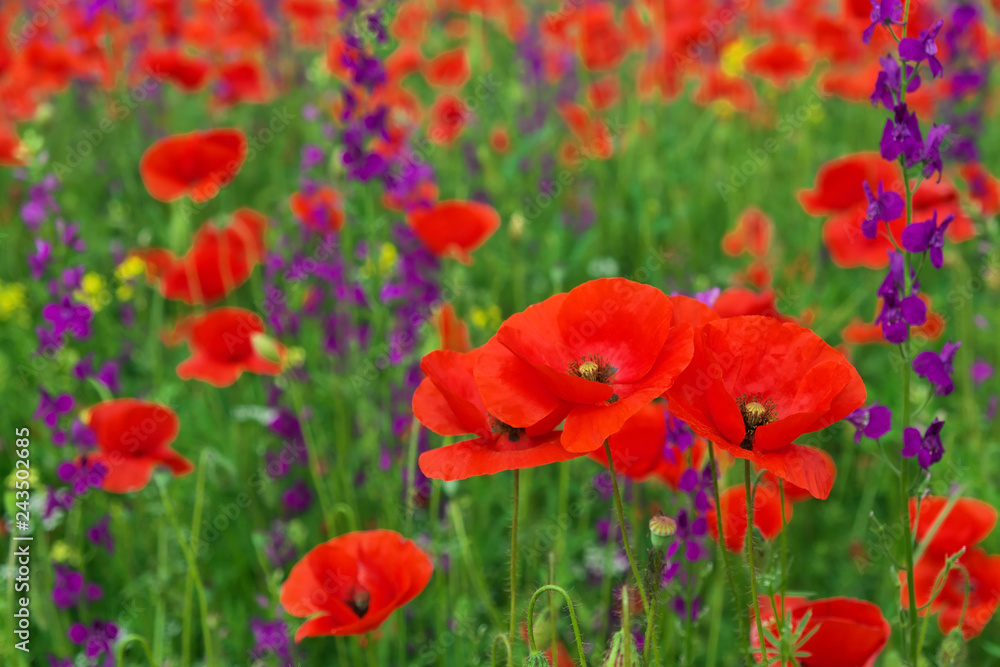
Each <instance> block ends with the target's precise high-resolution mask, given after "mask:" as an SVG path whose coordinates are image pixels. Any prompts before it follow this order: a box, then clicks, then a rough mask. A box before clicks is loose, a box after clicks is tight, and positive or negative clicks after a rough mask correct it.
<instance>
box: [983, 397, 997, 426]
mask: <svg viewBox="0 0 1000 667" xmlns="http://www.w3.org/2000/svg"><path fill="white" fill-rule="evenodd" d="M997 406H1000V396H997V395H996V394H993V395H992V396H990V400H989V403H987V404H986V414H985V415H984V416H985V417H986V421H988V422H991V421H993V418H994V417H996V416H997Z"/></svg>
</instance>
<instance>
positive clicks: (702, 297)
mask: <svg viewBox="0 0 1000 667" xmlns="http://www.w3.org/2000/svg"><path fill="white" fill-rule="evenodd" d="M720 294H722V288H721V287H712V288H710V289H707V290H705V291H704V292H695V294H694V298H695V299H697V300H698V301H701V302H702V303H703V304H705V305H706V306H709V307H712V306H714V305H715V300H716V299H718V298H719V295H720Z"/></svg>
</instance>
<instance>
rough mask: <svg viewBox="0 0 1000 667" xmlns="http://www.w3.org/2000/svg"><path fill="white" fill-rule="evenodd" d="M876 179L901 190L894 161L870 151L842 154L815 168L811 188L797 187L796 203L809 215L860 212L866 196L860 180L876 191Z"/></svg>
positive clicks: (886, 186)
mask: <svg viewBox="0 0 1000 667" xmlns="http://www.w3.org/2000/svg"><path fill="white" fill-rule="evenodd" d="M880 181H881V182H882V183H883V186H884V187H885V189H887V190H889V189H892V190H896V191H897V192H898V191H900V190H901V188H902V178H901V177H900V174H899V169H898V167H897V166H896V164H895V163H893V162H888V161H886V160H883V159H882V156H881V155H879V154H878V153H874V152H865V153H853V154H851V155H845V156H843V157H839V158H836V159H834V160H830V161H829V162H827V163H826V164H824V165H823V166H821V167H820V168H819V171H818V172H817V173H816V185H815V187H813V189H812V190H800V191H799V203H800V204H802V208H803V209H804V210H805V212H806V213H808V214H809V215H831V214H834V213H846V212H852V211H853V212H857V211H858V210H862V211H863V210H865V209H867V207H868V199H867V198H866V197H865V191H864V188H863V187H862V183H866V182H867V183H868V186H869V187H870V188H871V189H872V192H877V191H878V184H879V182H880Z"/></svg>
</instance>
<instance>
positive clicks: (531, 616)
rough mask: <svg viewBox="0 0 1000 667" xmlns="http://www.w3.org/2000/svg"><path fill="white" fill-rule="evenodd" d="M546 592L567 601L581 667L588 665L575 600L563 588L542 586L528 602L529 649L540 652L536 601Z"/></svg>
mask: <svg viewBox="0 0 1000 667" xmlns="http://www.w3.org/2000/svg"><path fill="white" fill-rule="evenodd" d="M545 591H552V592H554V593H559V594H560V595H562V596H563V598H564V599H565V600H566V607H567V609H569V621H570V623H571V624H572V625H573V639H575V640H576V650H577V653H578V654H579V656H580V665H586V664H587V654H586V653H584V652H583V639H581V635H580V625H579V623H577V621H576V611H575V610H574V608H573V598H571V597H570V596H569V593H567V592H566V589H565V588H563V587H562V586H553V585H551V584H550V585H548V586H542V587H541V588H539V589H538V590H537V591H535V594H534V595H532V596H531V600H529V601H528V648H529V649H531V651H532V652H534V651H537V650H538V649H537V647H536V646H535V628H534V625H535V601H536V600H537V599H538V596H539V595H541V594H542V593H544V592H545ZM626 597H627V594H626ZM552 622H553V623H554V622H555V619H552Z"/></svg>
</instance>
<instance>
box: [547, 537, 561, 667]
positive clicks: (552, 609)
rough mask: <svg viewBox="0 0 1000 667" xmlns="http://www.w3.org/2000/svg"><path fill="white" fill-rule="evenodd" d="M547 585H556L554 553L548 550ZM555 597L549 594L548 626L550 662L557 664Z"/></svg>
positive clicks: (557, 636) (557, 639) (557, 641)
mask: <svg viewBox="0 0 1000 667" xmlns="http://www.w3.org/2000/svg"><path fill="white" fill-rule="evenodd" d="M549 585H551V586H555V585H556V555H555V553H553V552H551V551H550V552H549ZM556 613H557V611H556V599H555V597H553V596H551V595H550V596H549V621H550V622H549V626H550V629H551V630H552V639H551V646H552V662H554V663H556V664H557V665H558V664H559V655H558V652H559V646H558V644H559V625H558V624H557V623H556Z"/></svg>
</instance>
